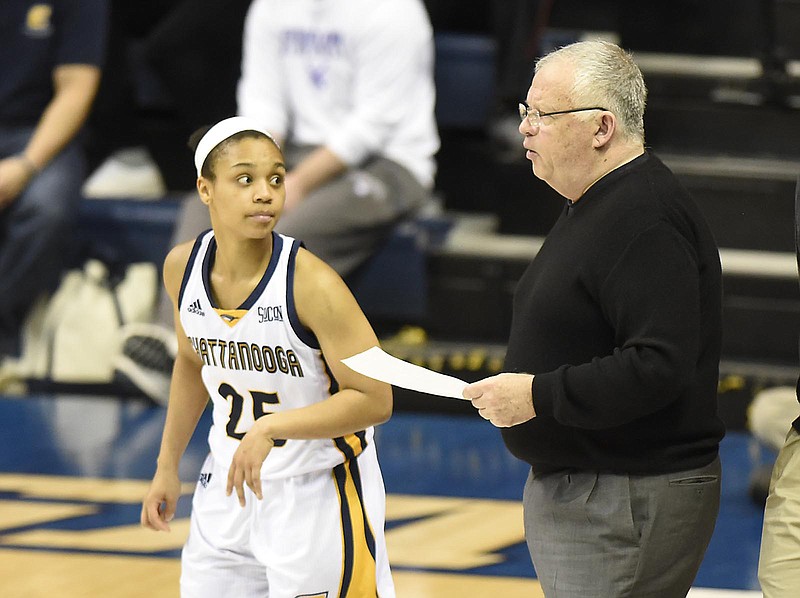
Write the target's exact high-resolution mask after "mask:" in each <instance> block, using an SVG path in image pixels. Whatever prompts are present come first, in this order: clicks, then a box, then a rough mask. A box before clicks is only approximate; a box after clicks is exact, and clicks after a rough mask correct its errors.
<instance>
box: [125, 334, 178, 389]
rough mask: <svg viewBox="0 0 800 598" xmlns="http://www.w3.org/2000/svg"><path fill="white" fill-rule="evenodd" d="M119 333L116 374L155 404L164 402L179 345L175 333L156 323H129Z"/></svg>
mask: <svg viewBox="0 0 800 598" xmlns="http://www.w3.org/2000/svg"><path fill="white" fill-rule="evenodd" d="M120 334H122V350H121V351H120V354H119V355H117V357H116V358H115V359H114V373H115V376H118V377H122V378H124V379H127V380H128V381H130V382H131V383H132V384H133V385H134V386H135V387H136V388H138V389H139V390H140V391H141V392H143V393H144V394H145V395H146V396H148V397H149V398H150V399H152V400H153V401H154V402H155V403H157V404H159V405H166V404H167V401H168V400H169V386H170V380H171V378H172V366H173V364H174V363H175V355H176V353H177V348H178V343H177V340H176V338H175V333H174V332H173V331H171V330H169V329H167V328H164V327H162V326H159V325H157V324H128V325H126V326H124V327H123V328H122V329H121V331H120Z"/></svg>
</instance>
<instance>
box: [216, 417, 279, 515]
mask: <svg viewBox="0 0 800 598" xmlns="http://www.w3.org/2000/svg"><path fill="white" fill-rule="evenodd" d="M261 419H264V418H261ZM259 421H260V420H259ZM273 446H275V441H274V440H273V439H272V438H270V437H269V436H267V435H266V434H265V433H264V432H263V430H262V428H261V427H260V426H259V425H258V421H256V423H255V425H253V427H252V428H250V430H249V431H248V432H247V434H245V435H244V438H242V441H241V442H240V443H239V448H237V449H236V452H235V453H234V454H233V459H232V460H231V467H230V470H229V471H228V485H227V487H226V489H225V494H226V495H227V496H230V495H231V493H232V492H233V490H234V489H235V490H236V495H237V496H238V497H239V504H240V505H242V506H244V505H245V500H244V485H245V484H247V486H248V487H249V488H250V490H252V491H253V493H254V494H255V495H256V498H258V500H261V499H262V498H263V496H262V494H261V466H262V465H263V464H264V459H266V458H267V455H269V452H270V451H271V450H272V447H273Z"/></svg>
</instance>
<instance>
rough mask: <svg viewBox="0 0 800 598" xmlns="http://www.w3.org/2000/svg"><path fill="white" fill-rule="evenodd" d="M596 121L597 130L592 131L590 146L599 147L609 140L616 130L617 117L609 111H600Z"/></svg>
mask: <svg viewBox="0 0 800 598" xmlns="http://www.w3.org/2000/svg"><path fill="white" fill-rule="evenodd" d="M596 122H597V130H596V131H595V133H594V139H593V140H592V146H593V147H594V148H595V149H600V148H601V147H603V146H604V145H606V144H607V143H608V142H609V141H611V139H612V137H614V135H615V134H616V132H617V117H616V116H614V114H613V113H611V112H601V113H600V119H599V120H598V121H596Z"/></svg>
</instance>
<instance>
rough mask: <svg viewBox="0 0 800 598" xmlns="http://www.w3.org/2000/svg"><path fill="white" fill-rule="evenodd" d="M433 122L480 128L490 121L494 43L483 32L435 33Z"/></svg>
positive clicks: (451, 126) (492, 93) (443, 126)
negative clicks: (434, 101) (434, 108)
mask: <svg viewBox="0 0 800 598" xmlns="http://www.w3.org/2000/svg"><path fill="white" fill-rule="evenodd" d="M435 43H436V69H435V77H436V121H437V123H438V124H439V127H440V128H465V129H480V128H483V127H484V126H485V125H486V124H487V123H488V121H489V117H490V116H491V114H490V113H491V108H492V100H493V95H494V88H495V71H496V64H495V63H496V58H495V56H496V52H497V49H496V44H495V41H494V40H493V39H492V38H491V37H489V36H485V35H474V34H467V33H450V32H448V33H437V34H436V36H435Z"/></svg>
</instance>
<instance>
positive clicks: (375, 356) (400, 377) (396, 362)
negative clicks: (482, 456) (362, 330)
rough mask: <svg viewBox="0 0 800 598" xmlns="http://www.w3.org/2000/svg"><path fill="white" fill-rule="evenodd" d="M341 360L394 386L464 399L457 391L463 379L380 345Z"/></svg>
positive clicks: (353, 368)
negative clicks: (405, 358)
mask: <svg viewBox="0 0 800 598" xmlns="http://www.w3.org/2000/svg"><path fill="white" fill-rule="evenodd" d="M342 363H343V364H345V365H346V366H347V367H349V368H350V369H352V370H355V371H356V372H358V373H359V374H364V375H365V376H369V377H370V378H374V379H375V380H380V381H381V382H387V383H389V384H393V385H394V386H399V387H401V388H408V389H409V390H416V391H419V392H426V393H428V394H432V395H438V396H441V397H451V398H453V399H463V400H466V399H464V397H462V396H461V392H462V391H463V390H464V387H465V386H466V385H467V383H466V382H464V381H463V380H459V379H458V378H455V377H453V376H447V375H446V374H440V373H439V372H434V371H433V370H429V369H427V368H424V367H421V366H418V365H414V364H413V363H408V362H407V361H403V360H402V359H398V358H397V357H394V356H392V355H389V354H388V353H387V352H386V351H384V350H383V349H381V348H380V347H372V348H371V349H367V350H366V351H363V352H361V353H357V354H356V355H353V356H351V357H347V358H345V359H342Z"/></svg>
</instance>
